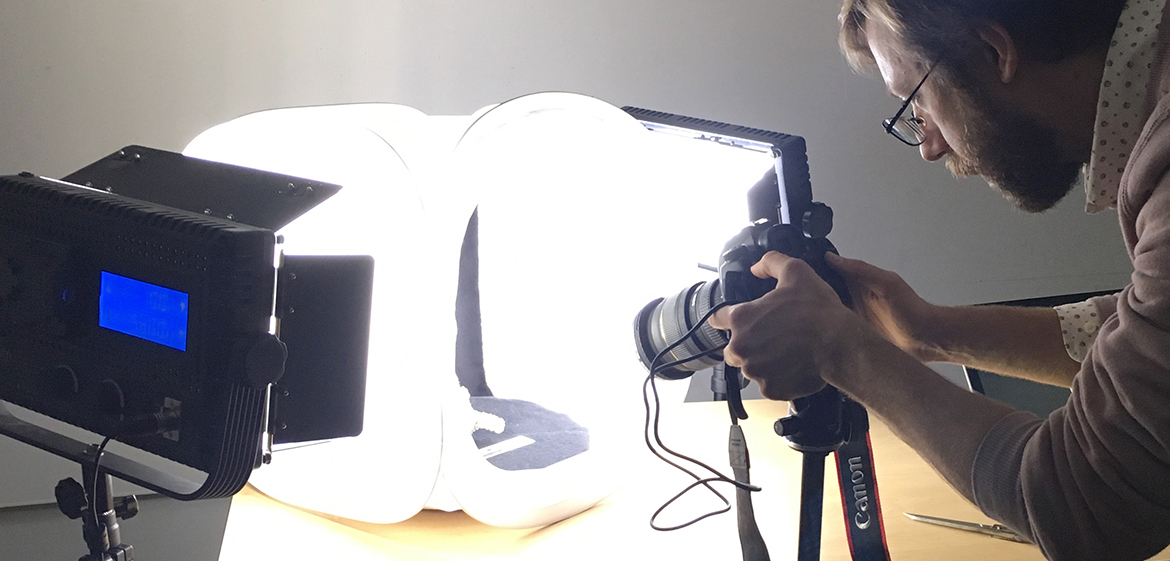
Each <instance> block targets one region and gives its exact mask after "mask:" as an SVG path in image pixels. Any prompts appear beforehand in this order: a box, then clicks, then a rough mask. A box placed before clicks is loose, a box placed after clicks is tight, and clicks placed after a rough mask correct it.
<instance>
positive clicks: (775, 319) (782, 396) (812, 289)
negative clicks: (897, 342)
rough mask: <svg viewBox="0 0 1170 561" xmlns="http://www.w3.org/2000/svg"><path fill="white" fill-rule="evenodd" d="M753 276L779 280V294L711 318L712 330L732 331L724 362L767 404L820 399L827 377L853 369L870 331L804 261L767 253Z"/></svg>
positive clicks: (773, 293) (777, 288)
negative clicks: (748, 381)
mask: <svg viewBox="0 0 1170 561" xmlns="http://www.w3.org/2000/svg"><path fill="white" fill-rule="evenodd" d="M752 274H754V275H756V276H757V277H760V278H768V277H772V278H775V279H776V288H774V289H773V290H771V291H770V292H768V293H767V294H765V295H764V296H762V297H760V298H758V299H756V300H753V301H751V302H744V303H742V304H736V305H732V306H728V307H726V308H724V309H722V310H720V311H718V312H716V314H715V315H714V316H712V317H711V320H710V323H711V326H712V327H715V328H716V329H726V330H730V331H731V342H730V343H729V344H728V345H727V348H726V349H724V351H723V356H724V360H725V361H726V362H727V364H729V365H731V366H738V367H740V368H741V369H742V371H743V374H744V376H747V377H748V378H751V379H753V380H755V381H756V382H758V383H759V384H760V392H761V393H762V394H763V395H764V397H767V398H769V399H777V400H792V399H795V398H798V397H804V396H806V395H811V394H813V393H816V392H817V391H819V390H820V389H821V388H823V387H825V384H826V379H825V376H826V375H827V374H830V373H831V372H833V371H834V370H835V369H841V368H848V367H849V366H847V365H848V364H850V362H852V359H853V358H854V357H855V356H856V353H855V352H854V351H855V348H854V347H855V345H857V344H860V343H861V341H860V340H859V339H860V338H863V337H864V333H865V332H866V331H869V330H868V329H867V328H866V326H865V325H864V324H863V322H862V321H861V320H860V319H859V318H858V316H857V315H856V314H854V313H852V312H851V311H850V310H849V309H848V308H846V307H845V306H844V305H843V304H841V299H840V298H839V297H838V296H837V293H836V292H834V291H833V289H832V288H831V287H830V286H829V285H828V284H827V283H825V281H824V280H822V279H821V278H820V277H819V276H817V274H816V273H815V272H814V271H813V270H812V268H811V267H809V266H808V264H807V263H805V262H804V261H801V260H799V259H794V258H792V257H788V256H787V255H784V254H781V253H777V252H769V253H768V254H766V255H764V257H763V258H762V259H760V261H759V262H758V263H756V264H755V265H753V266H752Z"/></svg>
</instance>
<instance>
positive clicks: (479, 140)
mask: <svg viewBox="0 0 1170 561" xmlns="http://www.w3.org/2000/svg"><path fill="white" fill-rule="evenodd" d="M185 153H186V154H187V155H192V156H196V157H202V158H207V159H212V160H219V161H225V162H228V163H234V164H239V165H245V166H250V167H258V168H262V169H268V170H271V171H278V172H280V173H286V174H291V175H300V176H304V177H307V178H311V179H318V180H322V181H328V182H331V183H337V184H340V185H342V187H343V189H342V191H341V192H340V193H339V194H338V195H337V196H335V197H334V199H331V200H330V201H328V202H326V203H325V204H322V205H321V206H320V207H318V208H316V209H313V210H312V211H310V212H309V213H307V214H306V215H305V216H304V217H302V218H301V219H298V220H297V221H295V222H293V223H292V224H290V225H289V226H288V227H286V228H285V230H284V231H282V232H281V233H283V234H284V235H285V237H286V248H285V249H286V252H287V253H298V254H339V253H348V254H368V255H373V256H374V258H375V275H376V276H375V298H374V299H375V307H374V310H373V326H372V335H371V345H370V349H371V351H370V363H369V370H368V375H367V376H368V377H367V397H366V419H365V430H364V432H363V433H362V434H361V435H360V436H358V437H354V438H350V439H340V440H337V441H331V442H328V443H324V444H318V445H313V446H308V447H303V448H298V449H294V450H285V451H280V452H277V453H275V455H274V458H273V462H272V464H271V465H269V466H265V467H263V468H261V469H259V470H257V471H256V472H255V474H254V475H253V478H252V483H254V484H255V485H256V486H257V487H258V488H260V489H261V490H262V491H264V492H266V493H268V494H270V495H272V496H274V497H276V498H278V499H281V500H284V501H286V502H290V503H293V504H297V505H299V506H303V507H306V508H310V509H313V510H318V511H322V512H326V513H329V514H334V515H338V516H343V517H347V518H353V519H359V520H364V521H370V522H380V523H389V522H396V521H400V520H403V519H405V518H408V517H410V516H411V515H413V514H414V513H416V512H417V511H418V510H419V509H421V508H426V507H431V508H442V509H448V510H450V509H456V508H461V509H463V510H465V511H467V512H468V514H470V515H471V516H473V517H476V518H478V519H480V520H482V521H484V522H486V523H489V524H494V525H498V526H508V527H528V526H538V525H543V524H548V523H551V522H554V521H556V520H560V519H563V518H565V517H567V516H571V515H573V514H575V513H577V512H580V511H582V510H584V509H586V508H589V507H590V506H592V505H593V504H596V503H597V502H599V501H601V500H602V499H604V498H605V497H606V496H608V495H609V494H610V493H611V492H612V491H613V490H614V489H615V488H616V487H617V486H618V485H620V483H621V468H620V466H623V465H626V463H627V462H625V461H624V460H623V457H626V456H627V455H629V454H639V453H644V452H643V451H641V450H640V449H639V446H640V445H641V434H640V433H641V422H642V415H643V413H642V404H641V395H640V387H641V383H642V380H643V379H644V377H645V370H644V368H643V367H642V366H641V364H640V363H639V361H638V358H637V353H636V351H635V346H634V338H633V317H634V315H635V314H636V313H637V311H638V310H639V309H641V307H642V306H644V305H645V304H646V303H647V302H649V301H650V300H652V299H654V298H658V297H665V296H669V295H673V294H675V293H677V292H678V291H680V290H682V289H683V288H684V287H686V286H689V285H690V284H693V283H694V282H697V281H702V280H709V279H710V278H712V275H713V274H712V273H709V272H706V271H702V270H700V269H699V268H698V267H697V264H698V263H700V262H702V263H705V264H709V265H715V264H716V261H717V259H718V255H719V252H720V250H721V248H722V246H723V244H724V242H726V240H727V239H729V238H730V237H731V236H732V235H734V234H735V233H736V232H738V231H739V229H740V228H742V227H743V226H744V225H745V223H746V221H747V210H746V201H745V194H746V192H747V189H748V188H749V187H750V186H752V185H753V184H754V183H755V182H756V181H757V180H759V178H760V177H762V176H763V174H764V173H765V172H766V171H767V170H768V169H770V168H771V167H772V165H773V160H772V156H771V154H769V153H765V152H753V151H750V150H744V149H740V148H729V147H727V146H724V145H720V144H717V143H713V142H703V141H697V140H693V139H690V138H682V137H676V136H671V135H666V134H661V133H657V132H652V131H649V130H647V129H646V128H645V127H644V126H642V124H641V123H639V122H638V121H637V120H636V119H634V118H633V117H631V116H630V115H629V114H628V113H626V112H624V111H622V110H620V109H618V108H617V107H614V106H613V105H610V104H608V103H605V102H603V101H600V100H597V99H594V98H590V97H587V96H582V95H577V94H569V93H540V94H532V95H529V96H524V97H521V98H517V99H514V100H510V101H506V102H504V103H501V104H498V105H494V106H489V107H486V108H484V109H482V110H480V111H479V112H477V113H476V114H475V115H471V116H458V117H451V116H426V115H423V114H422V113H419V112H417V111H415V110H413V109H409V108H405V107H401V106H394V105H384V104H363V105H350V106H334V107H309V108H294V109H281V110H273V111H267V112H262V113H258V114H254V115H248V116H245V117H241V118H239V119H237V120H235V121H231V122H229V123H225V124H224V125H220V126H218V127H215V128H212V129H210V130H208V131H207V132H205V133H204V134H202V135H200V136H199V137H198V138H196V139H195V140H194V141H193V142H192V143H191V144H190V146H188V148H187V150H186V151H185ZM330 203H334V204H330ZM476 208H478V212H479V263H480V265H479V283H480V284H479V286H480V300H481V309H482V328H483V354H484V369H485V372H486V378H487V383H488V385H489V386H490V387H491V389H492V391H493V393H494V395H495V396H497V397H499V398H505V399H510V400H521V401H524V402H531V403H535V404H539V405H540V406H541V407H543V408H546V409H548V410H551V411H554V412H556V413H558V414H563V415H566V416H567V417H569V418H571V419H572V420H573V421H575V422H576V423H578V424H580V425H582V426H583V427H585V428H587V429H588V435H589V436H588V442H589V447H588V450H587V451H585V452H583V453H580V454H577V455H574V456H572V457H569V458H567V459H564V460H561V461H559V462H556V463H554V464H552V465H549V466H547V467H544V468H542V469H524V470H512V471H509V470H505V469H499V468H497V467H495V466H494V465H492V464H490V463H489V462H487V461H486V460H485V459H484V458H483V454H482V451H481V450H480V449H479V448H477V446H476V444H475V442H474V441H473V439H472V433H473V431H474V430H475V426H476V423H477V422H478V423H480V424H481V425H482V424H483V423H484V422H485V417H484V416H483V415H481V414H477V413H476V412H475V411H474V410H473V409H472V406H471V405H470V404H469V398H468V395H467V393H466V392H465V391H462V390H461V389H460V388H459V387H458V382H457V380H456V377H455V374H454V348H455V347H454V341H455V322H454V309H455V305H454V302H455V292H456V281H457V274H458V258H459V248H460V243H461V242H462V238H463V234H464V229H465V228H466V225H467V221H468V218H469V216H470V214H471V212H472V211H473V210H475V209H476ZM678 395H679V400H680V401H681V395H682V394H681V393H680V394H678ZM489 420H490V418H489Z"/></svg>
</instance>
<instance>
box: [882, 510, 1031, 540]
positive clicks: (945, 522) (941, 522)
mask: <svg viewBox="0 0 1170 561" xmlns="http://www.w3.org/2000/svg"><path fill="white" fill-rule="evenodd" d="M902 514H905V515H906V517H907V518H909V519H910V520H914V521H917V522H925V523H927V524H935V525H938V526H944V527H947V528H954V529H956V530H966V531H968V532H975V533H978V534H983V535H985V536H991V537H993V538H999V539H1001V540H1008V541H1013V542H1019V543H1032V541H1031V540H1029V539H1027V538H1025V537H1023V536H1021V535H1019V534H1017V533H1015V532H1013V531H1011V530H1009V529H1008V528H1007V527H1006V526H1002V525H1000V524H978V523H975V522H963V521H962V520H951V519H949V518H938V517H936V516H927V515H925V514H910V513H909V512H903V513H902Z"/></svg>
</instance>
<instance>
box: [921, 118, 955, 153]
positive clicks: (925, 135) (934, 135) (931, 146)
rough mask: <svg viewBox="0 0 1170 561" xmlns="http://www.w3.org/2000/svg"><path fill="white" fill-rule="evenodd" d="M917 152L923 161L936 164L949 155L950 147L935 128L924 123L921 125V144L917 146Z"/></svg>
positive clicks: (928, 122)
mask: <svg viewBox="0 0 1170 561" xmlns="http://www.w3.org/2000/svg"><path fill="white" fill-rule="evenodd" d="M918 151H919V152H920V153H921V154H922V159H923V160H926V161H928V162H937V161H938V160H940V159H942V157H943V156H946V155H947V154H948V153H950V151H951V145H950V144H947V141H946V139H945V138H943V135H942V133H941V132H939V130H938V128H937V127H935V126H934V125H933V124H932V123H931V122H930V121H926V122H925V123H923V124H922V144H921V145H919V146H918Z"/></svg>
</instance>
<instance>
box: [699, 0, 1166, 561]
mask: <svg viewBox="0 0 1170 561" xmlns="http://www.w3.org/2000/svg"><path fill="white" fill-rule="evenodd" d="M1165 3H1166V0H1128V2H1125V0H1067V1H1065V2H1051V1H1042V0H846V1H845V6H844V9H843V11H842V15H841V43H842V46H843V50H844V51H845V53H846V56H847V57H848V58H849V60H850V61H851V63H852V64H854V66H855V67H856V68H860V69H876V70H877V71H878V73H880V75H881V77H882V80H883V81H884V82H885V85H886V88H887V89H888V90H889V92H890V93H892V94H894V95H895V96H898V97H901V98H904V99H905V101H906V104H905V105H904V106H903V110H902V111H899V112H898V114H897V115H896V116H895V117H893V118H891V119H888V120H887V121H886V130H887V132H890V134H892V135H894V136H895V137H897V138H898V139H899V140H901V141H902V142H905V143H906V144H910V145H912V146H918V147H919V149H920V151H921V154H922V157H923V158H924V159H926V160H928V161H937V160H940V159H945V160H946V165H947V167H948V169H950V170H951V171H952V172H953V173H955V174H956V175H971V174H979V175H981V176H983V177H984V178H985V179H987V181H988V183H989V184H991V185H992V186H993V187H994V188H996V189H997V190H999V191H1001V192H1002V193H1003V194H1004V196H1005V197H1006V198H1007V199H1008V200H1009V201H1011V202H1012V203H1014V204H1015V205H1017V206H1018V207H1020V208H1022V209H1024V210H1027V211H1030V212H1039V211H1042V210H1045V209H1047V208H1050V207H1051V206H1053V205H1054V204H1056V203H1057V202H1058V201H1059V200H1060V199H1061V198H1062V197H1064V195H1065V194H1066V193H1068V192H1069V190H1070V189H1071V187H1072V185H1074V184H1075V183H1076V180H1077V176H1078V175H1079V173H1080V170H1081V168H1082V167H1084V168H1085V170H1086V186H1087V190H1088V191H1087V192H1088V207H1089V210H1091V211H1096V210H1100V209H1103V208H1107V207H1110V206H1114V205H1115V206H1116V207H1117V208H1118V214H1119V216H1120V220H1121V226H1122V232H1123V234H1124V238H1125V244H1126V247H1127V248H1128V250H1129V254H1130V257H1131V260H1132V262H1133V265H1134V274H1133V277H1132V280H1133V282H1132V284H1131V285H1130V286H1128V287H1126V289H1125V290H1124V291H1123V292H1121V293H1120V294H1119V295H1118V296H1116V297H1106V298H1098V299H1094V300H1091V301H1090V302H1087V303H1084V304H1081V305H1079V306H1076V307H1073V308H1061V309H1056V310H1053V309H1034V308H1023V309H1015V308H1006V307H977V308H947V307H940V306H934V305H931V304H929V303H927V302H925V301H923V300H922V299H921V298H919V297H918V296H917V295H916V294H915V293H914V292H913V290H912V289H911V288H910V287H909V286H907V285H906V283H905V282H903V281H902V279H901V278H900V277H898V276H897V275H895V274H893V273H891V272H888V271H883V270H880V269H877V268H876V267H873V266H871V265H868V264H866V263H863V262H860V261H854V260H849V259H842V258H837V257H835V256H829V259H830V264H831V265H832V266H833V267H834V268H836V269H837V270H838V271H840V272H841V273H842V274H843V275H844V276H845V277H846V279H847V281H848V284H849V288H850V292H851V293H852V296H853V300H854V302H855V304H854V310H848V309H846V308H845V307H844V306H842V305H841V304H840V301H839V300H838V299H837V297H836V295H835V294H834V292H833V291H832V290H831V289H830V288H829V286H828V285H827V284H825V283H824V282H823V281H821V280H820V279H819V278H818V277H817V276H816V275H815V274H814V273H813V272H812V270H811V269H810V268H809V267H808V266H806V265H805V264H804V263H803V262H801V261H798V260H794V259H790V258H788V257H786V256H783V255H780V254H776V253H771V254H768V255H767V256H765V257H764V258H763V259H762V260H761V261H760V262H759V263H758V264H756V266H755V267H753V269H752V270H753V272H754V273H755V274H756V275H757V276H761V277H767V276H771V277H775V278H776V279H777V286H776V288H775V290H773V291H771V292H770V293H768V294H767V295H765V296H763V297H762V298H760V299H758V300H756V301H753V302H748V303H744V304H740V305H737V306H732V307H729V308H726V309H724V310H722V311H721V312H720V313H718V314H717V315H716V316H715V317H714V318H712V324H713V325H715V326H716V327H718V328H721V329H728V330H730V331H731V343H730V344H729V345H728V347H727V349H726V350H725V357H726V360H727V362H728V363H729V364H732V365H736V366H741V367H742V368H743V372H744V374H745V375H747V376H748V377H750V378H752V379H755V380H757V381H758V382H759V383H760V385H761V388H762V391H763V393H764V395H765V396H767V397H770V398H773V399H792V398H795V397H799V396H804V395H808V394H811V393H813V392H815V391H817V390H819V389H820V388H821V387H823V386H824V384H826V383H828V384H832V385H834V386H836V387H838V388H839V389H841V390H842V391H844V392H845V393H847V394H848V395H850V396H852V397H853V398H854V399H856V400H857V401H859V402H861V403H862V404H864V405H865V406H866V407H868V408H869V410H870V411H872V412H873V413H875V414H877V415H878V416H880V417H881V418H883V419H884V420H885V421H886V422H887V423H888V424H889V425H890V427H891V428H892V429H893V430H894V431H895V432H896V433H897V434H898V435H899V436H900V437H901V438H902V439H903V440H905V441H906V442H907V443H909V444H910V445H911V446H913V447H914V448H915V449H916V450H917V451H918V452H919V453H920V454H921V455H922V456H923V457H924V458H925V459H926V460H927V461H928V462H929V463H930V464H931V465H932V466H934V467H935V469H937V470H938V471H939V472H940V473H941V474H942V475H943V476H944V477H945V478H946V479H947V481H949V482H950V484H951V485H953V486H954V487H955V488H956V489H957V490H958V491H959V492H960V493H962V494H963V495H964V496H966V497H967V498H968V499H970V500H972V501H974V502H975V503H976V504H977V505H978V506H979V507H980V508H981V509H982V510H983V511H984V512H986V513H987V514H988V515H989V516H992V517H993V518H996V519H999V520H1001V521H1003V522H1004V523H1005V524H1007V525H1008V526H1010V527H1012V528H1013V529H1015V530H1017V531H1018V532H1020V533H1021V534H1023V535H1025V536H1029V537H1030V538H1031V539H1032V540H1033V541H1034V542H1035V543H1037V544H1038V545H1039V546H1040V548H1041V549H1042V551H1043V552H1044V554H1045V555H1046V556H1048V557H1049V558H1052V559H1104V558H1109V559H1144V558H1147V557H1149V556H1151V555H1154V554H1155V553H1157V552H1158V551H1160V550H1162V549H1163V548H1164V547H1166V545H1167V544H1168V543H1170V175H1168V173H1167V172H1168V171H1170V93H1168V92H1170V69H1167V66H1168V62H1170V56H1167V54H1168V52H1170V40H1168V39H1170V37H1159V35H1158V34H1159V31H1158V29H1159V28H1163V29H1170V28H1166V27H1165V24H1166V22H1165V21H1164V19H1163V18H1164V16H1163V8H1164V5H1165ZM1166 33H1170V31H1166ZM1078 329H1079V330H1080V332H1079V333H1078V331H1077V330H1078ZM1062 331H1063V332H1067V333H1062ZM1078 335H1079V336H1078ZM929 361H945V362H955V363H961V364H967V365H971V366H975V367H978V368H981V369H985V370H990V371H994V372H999V373H1003V374H1009V375H1014V376H1019V377H1024V378H1030V379H1033V380H1039V381H1042V382H1047V383H1057V384H1064V385H1068V386H1071V388H1072V394H1071V398H1070V399H1069V401H1068V403H1067V405H1066V406H1065V407H1063V408H1061V409H1059V410H1057V411H1056V412H1054V413H1053V414H1052V415H1050V416H1049V417H1048V418H1047V419H1040V418H1037V417H1036V416H1034V415H1032V414H1031V413H1027V412H1021V411H1015V410H1013V409H1012V408H1010V407H1008V406H1007V405H1004V404H1001V403H998V402H995V401H992V400H989V399H987V398H984V397H983V396H981V395H978V394H975V393H971V392H967V391H965V390H962V389H961V388H958V387H957V386H955V385H953V384H951V383H950V382H947V381H946V380H944V379H943V378H941V377H939V376H937V375H936V374H934V372H933V371H932V370H930V369H929V368H927V367H926V366H925V365H924V364H923V362H929Z"/></svg>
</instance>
